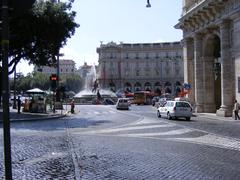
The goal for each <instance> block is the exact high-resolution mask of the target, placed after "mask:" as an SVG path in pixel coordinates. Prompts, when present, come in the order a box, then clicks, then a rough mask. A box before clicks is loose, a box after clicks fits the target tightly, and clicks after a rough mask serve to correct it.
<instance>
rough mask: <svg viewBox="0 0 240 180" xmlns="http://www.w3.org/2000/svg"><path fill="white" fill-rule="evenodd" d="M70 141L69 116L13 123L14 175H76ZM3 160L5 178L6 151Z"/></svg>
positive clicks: (0, 175)
mask: <svg viewBox="0 0 240 180" xmlns="http://www.w3.org/2000/svg"><path fill="white" fill-rule="evenodd" d="M2 141H3V140H2V133H1V139H0V142H1V144H2ZM68 141H69V140H68V136H67V132H66V129H65V120H58V122H56V121H52V120H51V121H47V120H46V121H42V122H41V121H35V122H32V121H29V122H17V123H14V124H12V128H11V144H12V146H11V148H12V171H13V179H16V180H18V179H24V180H32V179H74V177H75V175H74V171H75V169H74V165H73V161H72V154H71V151H69V143H68ZM1 150H2V152H3V147H2V146H1ZM0 161H1V163H0V164H1V167H0V179H4V174H3V173H4V169H3V168H4V167H3V154H1V156H0Z"/></svg>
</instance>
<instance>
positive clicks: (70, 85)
mask: <svg viewBox="0 0 240 180" xmlns="http://www.w3.org/2000/svg"><path fill="white" fill-rule="evenodd" d="M82 85H83V80H82V78H81V77H80V76H79V75H78V74H69V75H63V76H61V81H60V87H64V88H65V90H66V91H74V92H75V93H77V92H79V91H80V89H81V88H82ZM50 87H51V82H50V75H46V74H43V73H40V72H33V73H29V74H28V75H27V76H26V77H24V76H23V75H22V74H18V75H17V77H16V83H15V89H16V91H17V92H18V93H21V92H26V91H27V90H29V89H33V88H39V89H42V90H50ZM10 89H12V90H13V89H14V83H13V79H11V81H10Z"/></svg>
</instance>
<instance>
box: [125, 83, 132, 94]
mask: <svg viewBox="0 0 240 180" xmlns="http://www.w3.org/2000/svg"><path fill="white" fill-rule="evenodd" d="M124 90H125V91H127V92H132V85H131V83H129V82H126V83H125V84H124Z"/></svg>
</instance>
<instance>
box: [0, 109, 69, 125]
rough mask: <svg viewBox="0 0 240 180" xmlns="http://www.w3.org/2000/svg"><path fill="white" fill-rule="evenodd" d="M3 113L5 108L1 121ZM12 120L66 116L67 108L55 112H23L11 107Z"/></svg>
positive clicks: (0, 120) (1, 111) (0, 111)
mask: <svg viewBox="0 0 240 180" xmlns="http://www.w3.org/2000/svg"><path fill="white" fill-rule="evenodd" d="M2 113H3V110H2V109H0V122H2ZM9 115H10V121H11V122H14V121H31V120H46V119H55V118H61V117H65V116H66V112H65V110H62V111H61V110H56V112H55V113H53V112H48V113H29V112H21V113H18V112H17V109H12V107H10V108H9Z"/></svg>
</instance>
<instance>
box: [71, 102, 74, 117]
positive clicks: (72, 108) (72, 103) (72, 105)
mask: <svg viewBox="0 0 240 180" xmlns="http://www.w3.org/2000/svg"><path fill="white" fill-rule="evenodd" d="M74 108H75V103H74V99H73V100H72V101H71V113H72V114H73V113H74Z"/></svg>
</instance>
